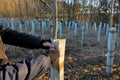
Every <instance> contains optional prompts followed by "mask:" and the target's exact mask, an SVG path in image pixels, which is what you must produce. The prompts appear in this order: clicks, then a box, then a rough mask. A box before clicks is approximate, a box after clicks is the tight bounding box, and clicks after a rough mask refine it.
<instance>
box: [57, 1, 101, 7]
mask: <svg viewBox="0 0 120 80" xmlns="http://www.w3.org/2000/svg"><path fill="white" fill-rule="evenodd" d="M59 1H65V2H67V3H68V1H69V3H73V2H74V0H59ZM86 1H87V4H90V3H91V2H93V1H94V2H93V3H92V5H94V3H95V6H97V5H99V0H86ZM79 2H80V3H82V0H79Z"/></svg>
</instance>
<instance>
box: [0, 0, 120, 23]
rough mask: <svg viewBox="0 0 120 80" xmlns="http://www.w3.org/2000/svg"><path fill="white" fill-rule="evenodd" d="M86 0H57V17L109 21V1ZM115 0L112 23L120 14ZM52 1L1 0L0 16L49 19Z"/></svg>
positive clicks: (115, 21) (117, 19) (117, 2)
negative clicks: (97, 2) (71, 0)
mask: <svg viewBox="0 0 120 80" xmlns="http://www.w3.org/2000/svg"><path fill="white" fill-rule="evenodd" d="M87 1H88V0H81V2H79V0H74V2H72V3H70V1H69V0H66V1H59V0H58V2H57V4H58V19H59V20H70V21H71V20H74V21H78V20H81V21H90V22H100V21H101V22H106V23H109V14H110V12H108V11H109V10H110V7H109V5H110V3H108V2H107V0H100V1H99V5H96V4H95V3H96V2H94V1H95V0H91V1H92V2H91V3H89V4H88V2H87ZM115 1H116V2H115V4H116V5H117V4H118V5H117V6H116V5H115V12H116V13H114V23H118V22H120V19H119V17H118V16H120V14H119V12H120V11H119V10H120V4H119V2H120V1H119V0H115ZM53 2H54V1H53V0H2V1H1V2H0V7H1V9H0V17H4V18H11V17H12V18H24V19H41V20H51V19H52V17H53V16H54V15H53V14H52V12H53ZM93 3H94V4H93ZM91 4H92V5H91Z"/></svg>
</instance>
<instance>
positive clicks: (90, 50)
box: [8, 28, 120, 80]
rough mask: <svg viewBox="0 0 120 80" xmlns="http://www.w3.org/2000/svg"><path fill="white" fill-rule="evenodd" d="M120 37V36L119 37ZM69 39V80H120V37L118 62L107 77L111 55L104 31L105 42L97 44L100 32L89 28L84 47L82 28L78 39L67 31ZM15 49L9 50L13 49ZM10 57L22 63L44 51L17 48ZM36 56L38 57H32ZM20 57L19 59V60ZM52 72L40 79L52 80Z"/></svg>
mask: <svg viewBox="0 0 120 80" xmlns="http://www.w3.org/2000/svg"><path fill="white" fill-rule="evenodd" d="M47 33H48V34H50V32H49V31H46V32H45V35H44V36H43V37H46V36H47V37H48V34H47ZM119 35H120V34H118V36H119ZM62 38H66V39H67V43H66V50H65V67H64V68H65V73H64V75H65V76H64V77H65V80H120V59H119V58H120V54H119V52H120V50H119V48H120V42H119V40H120V38H119V37H118V38H117V45H116V51H115V59H114V64H113V69H114V72H113V74H106V71H105V70H106V54H107V38H106V36H105V32H104V30H103V31H102V33H101V41H99V42H98V41H97V32H95V31H94V29H92V28H91V29H89V32H88V33H87V34H86V35H85V40H84V44H83V46H81V45H80V41H81V29H80V28H78V33H77V36H76V37H75V36H74V35H73V29H71V31H68V30H67V28H65V29H64V31H63V37H62ZM11 48H12V47H9V49H8V50H10V49H11ZM14 50H15V51H14ZM10 51H12V54H8V55H9V57H10V60H11V61H13V62H14V61H19V60H22V59H24V58H27V57H31V56H34V55H38V53H42V52H44V50H33V52H34V53H32V52H31V51H30V50H27V49H21V48H15V47H13V48H12V49H11V50H10ZM32 54H34V55H32ZM18 56H19V58H18ZM49 76H50V74H49V72H48V73H47V74H46V75H45V76H44V77H43V78H42V79H38V80H48V79H49Z"/></svg>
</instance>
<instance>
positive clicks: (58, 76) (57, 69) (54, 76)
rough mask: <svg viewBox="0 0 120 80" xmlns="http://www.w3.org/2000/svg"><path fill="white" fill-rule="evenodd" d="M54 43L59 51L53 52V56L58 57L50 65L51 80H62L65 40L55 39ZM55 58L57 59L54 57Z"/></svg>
mask: <svg viewBox="0 0 120 80" xmlns="http://www.w3.org/2000/svg"><path fill="white" fill-rule="evenodd" d="M54 43H55V44H56V45H58V48H59V49H58V50H57V51H55V54H58V55H59V57H58V59H56V60H54V61H53V63H52V66H51V80H64V55H65V44H66V39H55V40H54ZM53 56H54V55H53ZM55 58H57V57H56V56H55Z"/></svg>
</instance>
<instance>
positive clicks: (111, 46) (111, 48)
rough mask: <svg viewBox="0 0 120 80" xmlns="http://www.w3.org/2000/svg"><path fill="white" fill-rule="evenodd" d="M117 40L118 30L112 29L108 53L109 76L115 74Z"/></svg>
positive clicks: (107, 70)
mask: <svg viewBox="0 0 120 80" xmlns="http://www.w3.org/2000/svg"><path fill="white" fill-rule="evenodd" d="M115 39H116V28H110V31H109V36H108V53H107V67H106V72H107V73H108V74H110V73H112V72H113V67H112V66H113V59H114V51H115Z"/></svg>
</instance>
